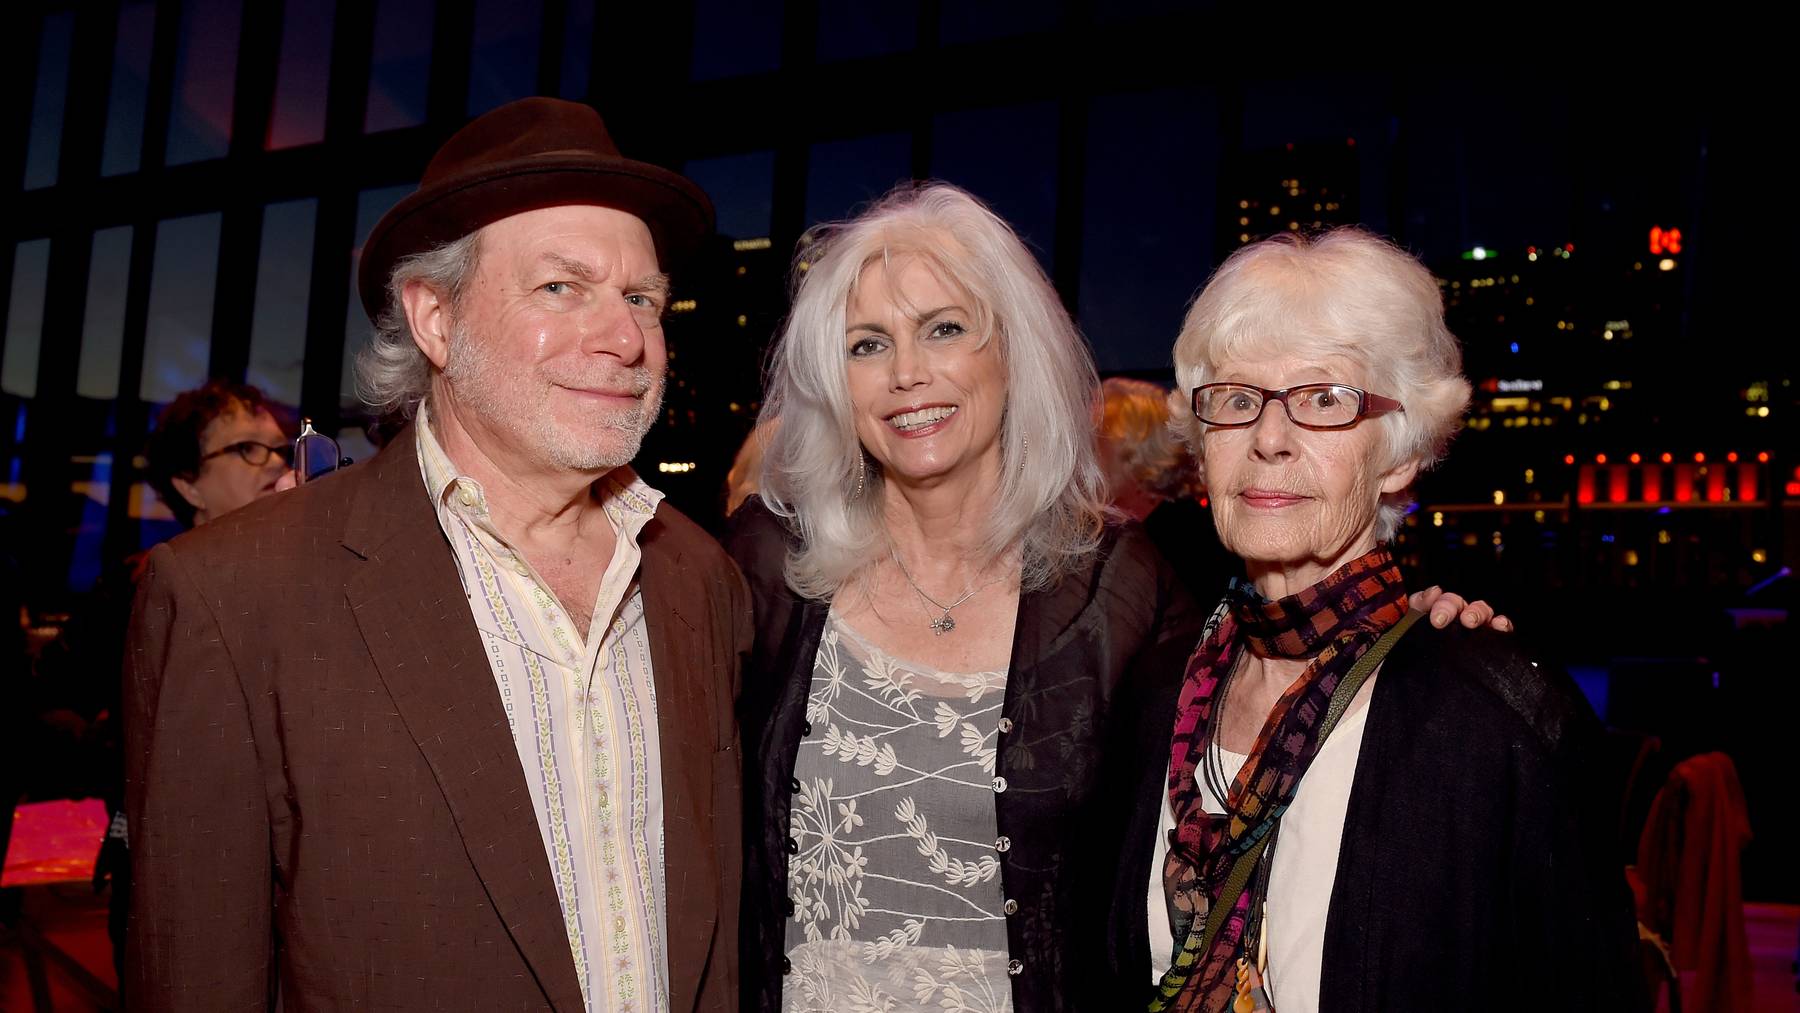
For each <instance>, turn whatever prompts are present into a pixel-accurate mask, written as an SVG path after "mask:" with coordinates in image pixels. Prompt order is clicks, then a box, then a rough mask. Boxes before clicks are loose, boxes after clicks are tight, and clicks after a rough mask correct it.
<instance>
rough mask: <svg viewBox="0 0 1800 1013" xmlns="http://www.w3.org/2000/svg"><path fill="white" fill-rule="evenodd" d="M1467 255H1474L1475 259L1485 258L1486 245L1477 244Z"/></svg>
mask: <svg viewBox="0 0 1800 1013" xmlns="http://www.w3.org/2000/svg"><path fill="white" fill-rule="evenodd" d="M1469 256H1471V257H1474V258H1475V259H1476V260H1486V259H1487V247H1485V246H1477V247H1475V248H1474V249H1473V250H1470V251H1469Z"/></svg>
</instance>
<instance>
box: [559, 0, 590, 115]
mask: <svg viewBox="0 0 1800 1013" xmlns="http://www.w3.org/2000/svg"><path fill="white" fill-rule="evenodd" d="M594 2H595V0H569V10H568V14H567V15H566V16H565V20H564V21H563V53H562V83H561V86H560V87H559V88H558V90H557V94H558V95H561V96H562V97H563V98H567V99H584V98H587V93H588V81H589V79H590V77H591V74H592V71H593V62H594Z"/></svg>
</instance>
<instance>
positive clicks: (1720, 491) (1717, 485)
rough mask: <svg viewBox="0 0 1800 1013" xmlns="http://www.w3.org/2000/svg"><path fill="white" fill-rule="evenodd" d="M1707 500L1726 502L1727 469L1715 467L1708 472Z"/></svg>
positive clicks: (1709, 501)
mask: <svg viewBox="0 0 1800 1013" xmlns="http://www.w3.org/2000/svg"><path fill="white" fill-rule="evenodd" d="M1706 501H1707V502H1708V503H1723V502H1725V469H1724V468H1713V469H1712V470H1710V471H1708V472H1707V473H1706Z"/></svg>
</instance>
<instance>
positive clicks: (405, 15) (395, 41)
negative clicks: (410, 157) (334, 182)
mask: <svg viewBox="0 0 1800 1013" xmlns="http://www.w3.org/2000/svg"><path fill="white" fill-rule="evenodd" d="M436 17H437V4H435V3H434V2H433V0H377V3H376V4H375V39H374V43H373V50H372V52H371V54H370V62H369V106H368V109H367V111H366V113H365V114H364V116H363V132H364V133H369V134H373V133H376V132H377V131H381V130H395V129H398V128H400V127H412V126H417V125H419V124H420V123H423V122H425V99H426V96H427V94H428V93H429V90H430V86H431V32H432V27H433V22H434V21H435V20H436Z"/></svg>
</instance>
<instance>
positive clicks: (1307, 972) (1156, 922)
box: [1147, 676, 1375, 1013]
mask: <svg viewBox="0 0 1800 1013" xmlns="http://www.w3.org/2000/svg"><path fill="white" fill-rule="evenodd" d="M1374 688H1375V678H1374V676H1370V677H1369V680H1368V681H1367V682H1365V683H1363V686H1362V689H1360V690H1357V693H1356V698H1355V699H1354V700H1351V701H1350V707H1349V708H1348V709H1347V710H1346V711H1345V713H1344V717H1343V720H1341V721H1339V722H1338V726H1337V728H1336V729H1335V730H1333V731H1332V733H1331V737H1330V738H1328V739H1326V740H1325V744H1324V745H1323V746H1321V747H1320V749H1319V754H1318V755H1317V756H1315V757H1313V762H1312V765H1311V766H1309V767H1307V768H1306V776H1304V777H1302V778H1301V779H1300V787H1299V789H1298V790H1296V791H1295V792H1294V804H1293V805H1291V806H1289V807H1288V810H1287V812H1286V813H1284V814H1283V815H1282V817H1281V834H1280V836H1279V837H1277V838H1276V840H1275V857H1274V859H1273V863H1274V864H1273V865H1272V866H1271V868H1270V869H1269V896H1268V901H1267V904H1266V906H1265V908H1264V914H1263V938H1264V939H1266V940H1267V941H1268V946H1269V966H1268V967H1267V968H1266V969H1265V970H1264V972H1263V982H1264V985H1265V986H1266V988H1267V989H1268V993H1269V1002H1270V1004H1271V1005H1272V1006H1274V1007H1275V1008H1276V1009H1278V1010H1280V1011H1281V1013H1317V1010H1318V1008H1319V970H1320V967H1321V965H1322V964H1323V962H1324V957H1325V916H1326V914H1327V913H1328V912H1329V911H1330V910H1331V888H1332V885H1333V884H1334V883H1335V882H1336V881H1337V863H1338V846H1339V845H1340V844H1341V843H1342V842H1343V839H1344V814H1345V813H1346V812H1347V811H1348V810H1349V808H1350V785H1351V782H1352V781H1354V780H1355V777H1356V759H1357V757H1358V756H1359V755H1361V753H1362V738H1363V727H1364V725H1365V724H1367V719H1368V715H1369V693H1370V692H1371V691H1372V690H1373V689H1374ZM1212 754H1213V756H1215V757H1217V758H1218V760H1219V763H1220V766H1222V767H1223V768H1224V773H1225V780H1226V781H1227V782H1230V781H1232V780H1235V779H1236V778H1237V774H1238V769H1239V768H1241V767H1242V766H1243V765H1244V760H1245V759H1246V757H1245V756H1244V754H1242V753H1233V752H1230V751H1229V750H1225V749H1220V748H1218V746H1217V745H1216V744H1215V745H1214V746H1213V747H1212ZM1165 783H1166V781H1165ZM1200 795H1201V804H1202V805H1204V806H1205V808H1206V811H1207V812H1209V813H1215V814H1221V813H1223V812H1224V811H1225V807H1224V806H1223V805H1221V804H1220V802H1219V800H1218V799H1217V798H1214V797H1213V794H1212V792H1210V791H1208V790H1207V788H1206V783H1205V781H1204V780H1202V781H1201V783H1200ZM1174 829H1175V816H1174V813H1173V812H1172V811H1171V810H1170V808H1169V793H1168V792H1167V791H1166V790H1165V791H1164V792H1163V793H1162V818H1161V819H1159V820H1158V821H1157V825H1156V851H1155V853H1154V854H1153V855H1152V856H1151V861H1150V884H1149V896H1148V905H1147V907H1148V916H1149V920H1150V977H1151V981H1152V982H1155V981H1159V980H1161V978H1162V976H1163V972H1165V971H1167V970H1168V969H1169V963H1170V961H1172V960H1173V959H1174V957H1175V948H1176V946H1178V945H1179V943H1178V942H1177V940H1175V938H1174V933H1173V931H1172V930H1171V929H1170V927H1169V905H1168V901H1167V900H1166V899H1165V896H1164V894H1163V860H1164V858H1166V857H1167V856H1168V853H1169V832H1170V831H1171V830H1174Z"/></svg>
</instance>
